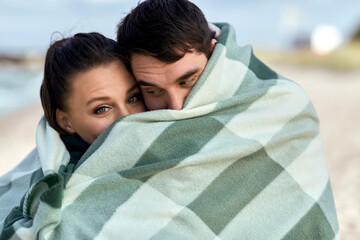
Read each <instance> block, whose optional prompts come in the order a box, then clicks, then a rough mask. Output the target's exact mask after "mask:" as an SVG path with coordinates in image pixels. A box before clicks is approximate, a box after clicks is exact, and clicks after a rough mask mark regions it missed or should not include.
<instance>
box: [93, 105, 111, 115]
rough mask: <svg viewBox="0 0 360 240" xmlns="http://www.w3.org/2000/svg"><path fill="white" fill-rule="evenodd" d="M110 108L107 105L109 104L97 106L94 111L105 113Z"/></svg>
mask: <svg viewBox="0 0 360 240" xmlns="http://www.w3.org/2000/svg"><path fill="white" fill-rule="evenodd" d="M108 109H109V107H107V106H101V107H98V108H96V109H95V111H94V113H95V114H103V113H105V112H107V111H108Z"/></svg>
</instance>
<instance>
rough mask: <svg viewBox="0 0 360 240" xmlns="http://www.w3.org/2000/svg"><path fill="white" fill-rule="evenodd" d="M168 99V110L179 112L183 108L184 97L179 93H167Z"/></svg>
mask: <svg viewBox="0 0 360 240" xmlns="http://www.w3.org/2000/svg"><path fill="white" fill-rule="evenodd" d="M168 97H169V98H168V109H173V110H181V109H182V108H183V106H184V102H185V99H186V95H184V94H181V93H179V92H169V93H168Z"/></svg>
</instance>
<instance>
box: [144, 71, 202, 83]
mask: <svg viewBox="0 0 360 240" xmlns="http://www.w3.org/2000/svg"><path fill="white" fill-rule="evenodd" d="M199 70H200V69H192V70H189V71H188V72H186V73H184V74H183V75H181V76H180V77H178V78H177V79H176V80H175V82H180V81H182V80H185V79H188V78H189V77H191V76H193V75H194V74H196V73H198V72H199ZM137 83H138V84H139V85H142V86H147V87H157V86H156V84H153V83H149V82H146V81H144V80H138V81H137Z"/></svg>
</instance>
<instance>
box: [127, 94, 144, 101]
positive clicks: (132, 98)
mask: <svg viewBox="0 0 360 240" xmlns="http://www.w3.org/2000/svg"><path fill="white" fill-rule="evenodd" d="M141 100H142V95H141V94H140V93H136V94H134V95H132V96H130V97H129V98H128V99H127V103H136V102H137V101H141Z"/></svg>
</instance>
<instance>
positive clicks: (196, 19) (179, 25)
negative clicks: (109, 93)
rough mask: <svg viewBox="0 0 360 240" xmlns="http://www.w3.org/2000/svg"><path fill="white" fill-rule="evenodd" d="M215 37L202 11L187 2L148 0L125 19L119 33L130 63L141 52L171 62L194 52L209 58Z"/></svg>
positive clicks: (120, 41)
mask: <svg viewBox="0 0 360 240" xmlns="http://www.w3.org/2000/svg"><path fill="white" fill-rule="evenodd" d="M212 38H213V33H212V32H211V30H210V29H209V26H208V22H207V20H206V18H205V16H204V14H203V12H202V11H201V10H200V9H199V8H198V7H197V6H196V5H195V4H193V3H191V2H189V1H187V0H145V1H144V2H142V3H139V4H138V5H137V7H136V8H134V9H133V10H132V11H131V12H130V13H129V14H128V15H127V16H126V17H125V18H123V19H122V21H121V22H120V23H119V25H118V30H117V42H118V44H119V47H120V48H121V50H122V54H123V55H125V56H126V57H127V61H129V60H130V57H131V55H132V54H133V53H139V54H143V55H148V56H152V57H154V58H156V59H158V60H160V61H163V62H166V63H172V62H176V61H177V60H179V59H180V58H182V57H183V56H184V55H185V53H186V52H191V49H196V50H197V51H198V52H202V53H204V54H205V55H206V56H207V57H208V58H209V57H210V55H211V51H212V49H211V39H212Z"/></svg>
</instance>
